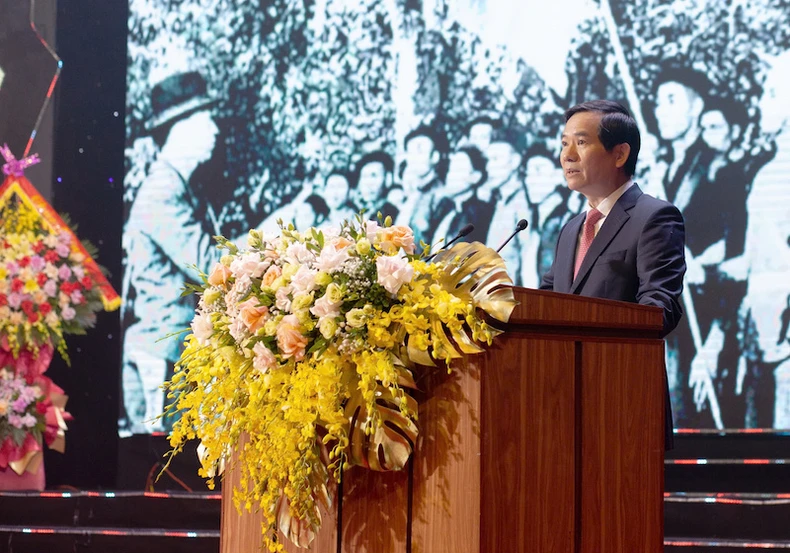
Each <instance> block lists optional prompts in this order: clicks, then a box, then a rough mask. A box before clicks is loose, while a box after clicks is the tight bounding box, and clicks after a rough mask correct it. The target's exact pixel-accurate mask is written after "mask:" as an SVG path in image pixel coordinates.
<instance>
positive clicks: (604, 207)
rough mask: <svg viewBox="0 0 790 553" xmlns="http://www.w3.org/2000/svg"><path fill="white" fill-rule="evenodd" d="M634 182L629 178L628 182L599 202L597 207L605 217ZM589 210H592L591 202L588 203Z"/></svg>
mask: <svg viewBox="0 0 790 553" xmlns="http://www.w3.org/2000/svg"><path fill="white" fill-rule="evenodd" d="M634 184H635V183H634V179H628V182H626V183H625V184H623V185H622V186H621V187H620V188H618V189H617V190H615V191H614V192H612V193H611V194H609V195H608V196H606V198H604V200H603V201H602V202H601V203H599V204H598V207H597V208H596V209H598V211H600V212H601V214H602V215H603V216H604V217H608V216H609V213H610V212H611V211H612V208H613V207H614V204H616V203H617V200H619V199H620V196H622V195H623V194H625V191H626V190H628V189H629V188H631V187H632V186H633V185H634ZM589 210H590V204H587V211H589Z"/></svg>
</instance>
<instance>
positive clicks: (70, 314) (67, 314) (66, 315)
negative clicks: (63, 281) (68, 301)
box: [60, 305, 77, 321]
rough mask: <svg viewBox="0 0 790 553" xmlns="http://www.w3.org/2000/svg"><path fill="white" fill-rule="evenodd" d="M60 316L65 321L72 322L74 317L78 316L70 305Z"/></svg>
mask: <svg viewBox="0 0 790 553" xmlns="http://www.w3.org/2000/svg"><path fill="white" fill-rule="evenodd" d="M60 316H61V317H63V320H64V321H71V320H72V319H74V317H76V316H77V312H76V311H74V308H73V307H71V306H70V305H66V306H65V307H64V308H63V309H62V310H61V311H60Z"/></svg>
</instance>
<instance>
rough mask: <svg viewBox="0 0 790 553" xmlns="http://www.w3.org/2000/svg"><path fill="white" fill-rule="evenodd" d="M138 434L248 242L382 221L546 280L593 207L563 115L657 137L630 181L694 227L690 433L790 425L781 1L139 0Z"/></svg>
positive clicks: (680, 418) (674, 375)
mask: <svg viewBox="0 0 790 553" xmlns="http://www.w3.org/2000/svg"><path fill="white" fill-rule="evenodd" d="M129 6H130V14H129V39H128V56H129V60H128V61H129V64H128V74H127V111H126V127H127V142H126V178H125V187H124V190H125V192H124V201H125V227H124V229H125V230H124V238H123V246H124V252H125V271H124V286H123V299H124V304H123V315H122V323H123V326H124V365H123V386H124V402H123V403H124V404H123V406H122V417H121V421H120V431H121V433H122V435H129V434H133V433H147V432H152V431H166V430H167V429H168V427H169V424H171V421H166V420H161V419H158V420H155V417H156V416H157V415H158V414H159V413H161V412H162V410H163V407H164V402H165V401H166V398H165V393H164V392H163V391H162V390H161V389H160V385H161V383H162V382H163V381H164V380H165V379H166V378H168V377H169V376H171V375H172V371H173V364H174V362H175V361H176V360H177V359H178V356H179V353H180V347H181V346H180V340H179V339H178V338H170V339H164V340H163V338H165V337H166V336H168V335H171V334H175V333H178V332H180V331H184V330H186V329H188V327H189V324H190V321H191V319H192V315H193V310H194V307H195V305H194V300H193V299H192V297H180V291H181V289H182V288H183V287H184V286H185V285H186V284H188V283H190V282H192V281H194V280H195V279H196V278H197V273H196V271H195V269H194V267H197V268H198V269H200V270H203V271H207V270H208V269H209V268H210V266H211V264H212V263H213V262H214V261H216V260H217V259H218V257H219V255H220V252H219V250H217V249H216V248H214V247H213V244H214V243H213V239H212V237H213V236H215V235H218V234H221V235H223V236H225V237H227V238H228V239H230V240H232V241H234V242H236V243H237V244H238V245H240V246H243V245H244V244H245V238H244V237H245V235H246V233H247V231H249V229H252V228H255V229H260V230H263V231H264V232H265V233H277V232H278V228H279V227H278V221H280V220H282V221H283V222H285V223H286V224H287V223H289V222H293V223H294V224H295V225H296V227H297V228H298V229H303V228H306V227H309V226H313V225H319V226H323V225H338V224H339V223H340V222H341V221H342V220H344V219H347V218H349V217H352V216H353V215H354V214H356V213H358V212H360V211H361V210H364V212H365V213H366V214H367V216H369V217H375V216H376V214H377V213H379V212H380V213H381V214H382V215H384V216H390V217H392V220H393V221H394V222H395V223H396V224H404V225H409V226H411V227H412V228H413V229H414V231H415V235H416V238H417V239H421V240H423V241H424V242H426V243H428V244H437V243H439V242H440V241H441V240H445V239H450V238H452V237H453V236H455V235H456V234H457V233H458V232H459V231H460V229H461V228H462V227H464V226H465V225H467V224H469V223H472V224H474V226H475V230H474V231H473V232H472V234H470V235H469V236H467V237H465V240H467V241H479V242H483V243H485V244H487V245H488V246H491V247H493V248H497V247H498V246H499V245H500V244H501V243H502V242H503V241H504V240H505V239H506V238H507V237H508V236H509V235H510V233H512V231H513V230H514V229H515V228H516V225H517V224H518V222H519V221H520V220H521V219H525V220H526V221H527V222H528V227H527V229H526V230H524V231H523V232H521V233H520V234H518V235H517V236H516V238H515V239H514V240H512V241H511V242H510V243H508V245H507V246H506V247H505V248H504V249H503V250H502V256H503V258H504V259H505V260H506V264H507V267H508V271H509V273H510V275H511V277H512V278H513V281H514V282H515V283H516V284H517V285H520V286H527V287H537V286H538V284H539V283H540V278H541V276H542V275H543V274H544V273H545V272H546V271H547V270H548V267H549V266H550V265H551V262H552V259H553V255H554V248H555V245H556V240H557V236H558V235H559V231H560V229H561V228H562V226H563V225H564V224H565V223H566V222H567V221H568V220H569V219H570V218H572V217H573V216H574V215H576V214H578V213H580V212H581V211H583V210H584V209H585V208H586V205H585V203H584V201H583V198H582V197H581V196H580V195H578V194H577V193H575V192H571V191H570V190H568V188H567V187H566V185H565V182H564V177H563V173H562V170H561V168H560V164H559V135H560V132H561V129H562V126H563V124H564V116H563V114H564V111H565V109H567V108H569V107H570V106H572V105H574V104H577V103H579V102H582V101H585V100H590V99H596V98H608V99H612V100H616V101H619V102H621V103H622V104H623V105H625V106H627V107H628V108H629V109H630V111H631V112H632V113H633V115H634V117H635V119H636V120H637V122H638V124H639V127H640V131H641V134H642V147H641V151H640V155H639V165H638V166H637V174H636V178H635V180H636V181H637V183H638V185H639V186H640V187H641V188H642V189H643V190H644V191H645V192H646V193H649V194H652V195H654V196H657V197H661V198H665V199H668V200H669V201H671V202H672V203H674V204H675V205H676V206H677V207H678V208H679V209H680V210H681V212H682V213H683V215H684V218H685V221H686V247H687V252H686V260H687V264H688V270H687V275H686V287H685V288H686V289H685V292H684V295H683V302H684V313H685V315H684V317H683V320H682V322H681V325H680V327H679V328H678V329H677V330H676V331H675V332H674V333H673V334H671V335H670V336H668V338H667V375H668V380H669V387H670V396H671V401H672V408H673V412H674V416H675V427H676V428H691V429H723V428H729V429H744V428H777V429H787V428H790V329H788V327H789V326H790V285H788V284H787V279H786V278H782V275H786V274H789V273H790V242H789V240H790V226H789V225H790V217H788V210H787V207H786V206H787V205H788V202H789V201H790V187H788V186H787V176H786V175H787V173H788V171H787V169H788V167H789V165H788V164H789V163H790V129H789V128H788V121H789V120H790V105H788V103H787V102H784V101H783V100H782V99H783V98H785V97H787V95H788V93H790V90H787V88H788V84H787V79H786V77H785V76H786V75H787V74H788V71H790V53H788V52H790V28H787V27H786V26H782V25H779V24H777V22H778V21H785V20H787V17H788V10H790V8H788V7H787V6H786V4H785V3H783V2H780V1H778V0H753V1H750V2H745V1H741V0H734V1H733V2H728V3H723V2H719V1H717V0H670V1H658V0H636V1H629V2H627V3H626V2H622V1H616V0H595V1H594V0H572V1H570V2H562V3H559V2H558V3H554V4H551V3H549V4H548V5H547V4H546V3H542V2H541V3H539V2H535V1H529V2H522V3H518V5H514V4H513V3H512V2H508V1H506V0H474V1H473V0H458V1H453V0H425V1H422V2H421V1H419V0H417V1H406V0H333V1H329V0H315V1H304V2H288V1H286V0H270V1H267V2H260V3H258V2H255V3H240V2H233V1H231V0H210V1H205V0H202V1H200V0H183V1H180V2H173V1H171V0H131V1H130V3H129Z"/></svg>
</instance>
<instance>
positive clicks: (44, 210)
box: [0, 151, 120, 487]
mask: <svg viewBox="0 0 790 553" xmlns="http://www.w3.org/2000/svg"><path fill="white" fill-rule="evenodd" d="M3 155H4V156H6V155H7V151H6V153H4V154H3ZM119 305H120V298H118V295H117V294H116V293H115V291H114V290H113V289H112V287H111V286H110V284H109V282H107V280H106V278H105V277H104V275H103V274H102V271H101V269H100V267H99V266H98V265H97V264H96V262H95V261H94V260H93V258H92V256H91V254H90V253H89V252H88V250H87V249H86V248H85V246H83V244H82V243H80V241H79V240H77V238H76V237H75V236H74V234H73V233H72V232H71V230H69V227H68V225H67V224H66V223H65V222H64V221H63V219H61V218H60V217H59V216H58V215H57V213H55V212H54V210H53V209H52V207H51V206H49V204H48V203H47V202H46V201H45V200H44V199H43V198H42V197H41V195H40V194H39V193H38V192H37V191H36V190H35V188H33V186H32V185H31V184H30V182H29V181H27V180H26V179H25V178H24V177H23V176H21V175H18V174H16V173H13V174H10V175H9V176H8V178H7V179H6V180H5V181H4V182H3V184H2V185H1V186H0V487H3V486H4V485H5V482H6V480H4V479H7V478H10V477H12V476H13V475H11V474H10V473H8V472H5V469H6V468H8V467H10V468H11V469H12V470H13V472H15V473H16V474H17V475H18V476H23V473H25V472H26V471H27V472H30V473H37V472H38V467H39V465H40V463H41V459H42V458H43V455H42V452H41V449H42V446H43V444H44V443H46V444H47V445H48V446H49V447H50V448H52V449H55V450H58V451H61V452H63V451H64V448H65V430H66V421H67V420H69V419H70V418H71V416H70V415H69V414H68V413H67V412H66V411H65V406H66V401H67V397H66V396H65V395H64V393H63V390H62V389H60V388H59V387H58V386H56V385H55V384H54V383H53V382H52V380H50V379H49V378H48V377H46V376H44V373H45V371H46V370H47V368H48V367H49V363H50V362H51V360H52V356H53V354H54V350H55V349H57V351H58V352H59V353H60V355H61V356H62V357H63V358H64V359H65V360H66V362H68V361H69V359H68V353H67V350H66V342H65V338H64V337H65V335H67V334H85V332H86V329H88V328H90V327H92V326H93V325H94V323H95V321H96V312H97V311H99V310H101V309H106V310H112V309H116V308H117V307H118V306H119ZM43 481H44V480H43V475H42V477H41V479H40V482H41V485H43ZM9 483H12V482H9ZM12 484H13V483H12Z"/></svg>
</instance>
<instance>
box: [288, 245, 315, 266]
mask: <svg viewBox="0 0 790 553" xmlns="http://www.w3.org/2000/svg"><path fill="white" fill-rule="evenodd" d="M285 258H286V259H287V260H288V261H289V262H291V263H298V264H300V265H302V264H305V263H309V262H311V261H313V260H314V259H315V254H314V253H313V252H311V251H310V250H308V249H307V246H305V245H304V244H302V243H301V242H295V243H293V244H291V245H290V246H288V248H287V249H286V250H285Z"/></svg>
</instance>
